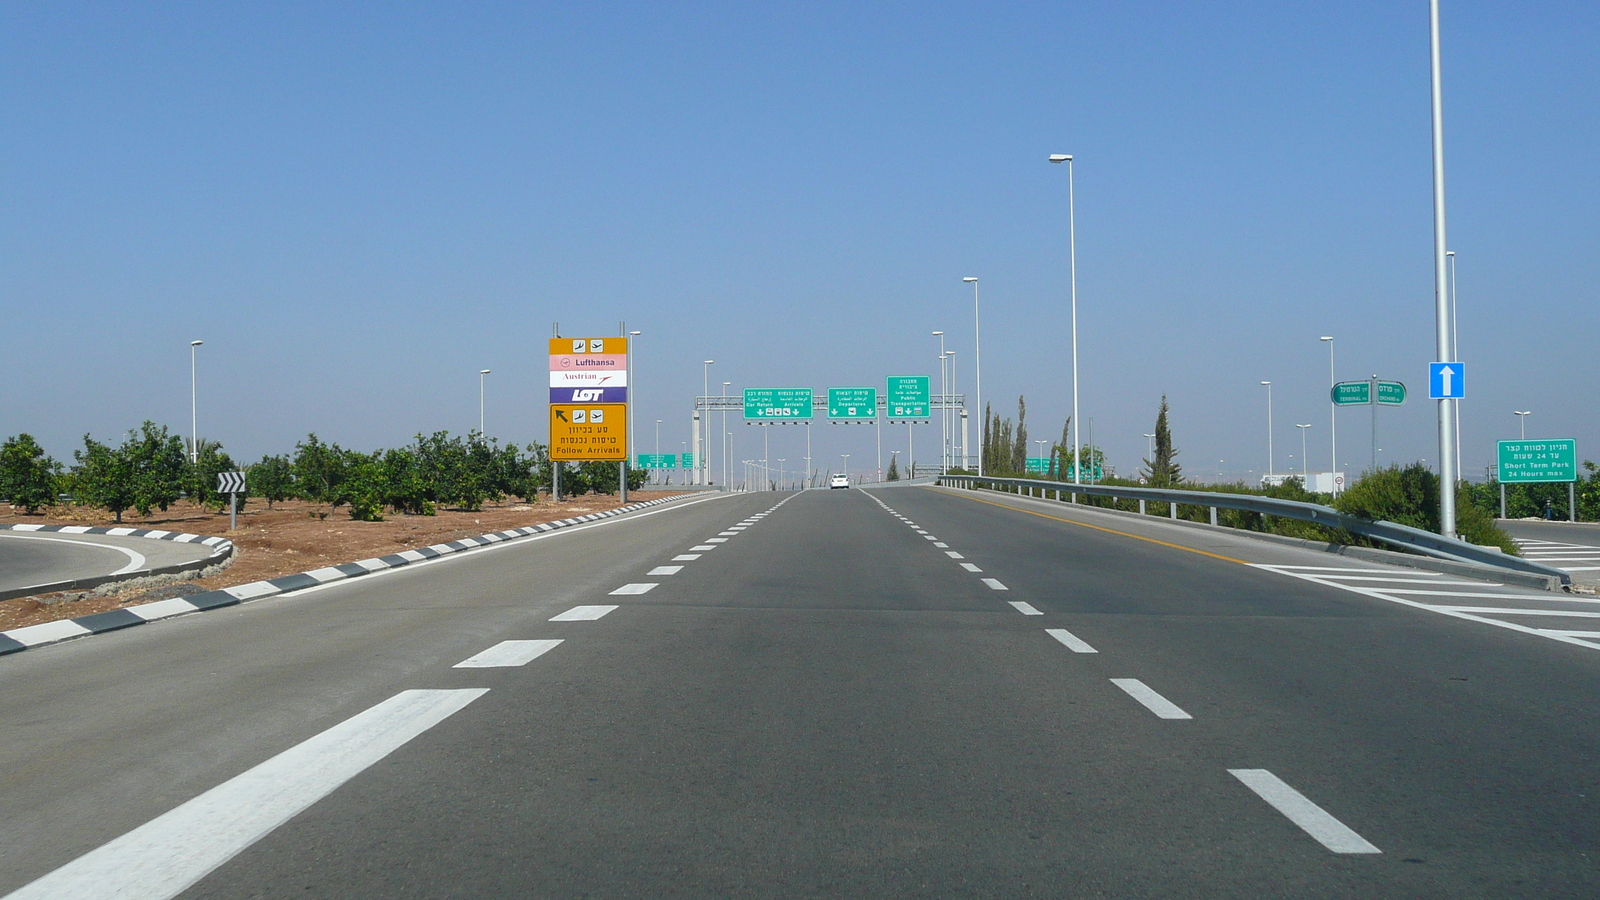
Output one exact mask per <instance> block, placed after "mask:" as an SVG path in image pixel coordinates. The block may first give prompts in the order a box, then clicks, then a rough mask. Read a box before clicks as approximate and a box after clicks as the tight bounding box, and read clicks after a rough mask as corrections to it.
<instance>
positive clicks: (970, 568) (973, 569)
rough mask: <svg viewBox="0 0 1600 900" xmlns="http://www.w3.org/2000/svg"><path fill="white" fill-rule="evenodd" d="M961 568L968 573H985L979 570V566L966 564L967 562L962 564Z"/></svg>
mask: <svg viewBox="0 0 1600 900" xmlns="http://www.w3.org/2000/svg"><path fill="white" fill-rule="evenodd" d="M961 568H963V569H966V570H967V571H968V572H982V571H983V570H982V569H980V568H978V567H977V566H975V565H973V564H972V563H966V562H964V563H962V564H961Z"/></svg>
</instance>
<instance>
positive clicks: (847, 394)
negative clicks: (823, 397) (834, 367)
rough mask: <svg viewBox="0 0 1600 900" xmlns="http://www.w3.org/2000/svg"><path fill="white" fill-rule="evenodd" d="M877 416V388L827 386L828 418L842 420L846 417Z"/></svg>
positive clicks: (871, 417)
mask: <svg viewBox="0 0 1600 900" xmlns="http://www.w3.org/2000/svg"><path fill="white" fill-rule="evenodd" d="M877 417H878V389H877V388H874V387H847V388H828V418H829V419H836V420H841V421H842V420H848V419H876V418H877Z"/></svg>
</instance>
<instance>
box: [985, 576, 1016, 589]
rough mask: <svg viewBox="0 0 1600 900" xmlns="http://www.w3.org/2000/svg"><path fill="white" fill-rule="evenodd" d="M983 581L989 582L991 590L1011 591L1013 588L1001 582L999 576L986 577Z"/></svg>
mask: <svg viewBox="0 0 1600 900" xmlns="http://www.w3.org/2000/svg"><path fill="white" fill-rule="evenodd" d="M983 583H984V584H987V585H988V586H989V590H991V591H1009V590H1011V589H1010V588H1008V587H1006V586H1005V585H1003V584H1001V583H1000V579H998V578H985V579H983Z"/></svg>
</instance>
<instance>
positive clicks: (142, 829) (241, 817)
mask: <svg viewBox="0 0 1600 900" xmlns="http://www.w3.org/2000/svg"><path fill="white" fill-rule="evenodd" d="M488 692H489V689H488V688H471V689H464V690H448V691H437V690H430V691H402V692H401V693H399V694H396V695H395V696H393V697H390V698H389V699H388V700H385V701H383V702H382V703H379V704H378V705H377V706H374V707H372V708H371V709H368V710H366V711H365V712H361V713H358V714H356V715H355V716H352V717H351V718H349V719H346V720H344V721H343V722H340V723H339V724H338V725H335V726H333V727H332V728H329V729H328V730H327V731H324V732H322V733H321V734H319V735H317V736H316V737H313V738H310V739H309V740H306V741H304V742H302V743H300V744H297V745H296V746H294V747H291V748H289V749H288V750H285V751H283V752H282V753H279V754H278V755H277V756H274V757H272V758H271V759H269V760H267V761H266V762H264V763H262V764H260V765H258V766H256V767H255V768H253V769H250V770H249V771H247V772H244V773H243V774H241V775H237V776H235V777H234V778H232V779H230V780H228V781H225V782H223V783H222V784H220V785H217V786H216V787H214V788H212V789H211V790H209V791H206V792H205V793H203V794H201V795H200V796H198V797H195V798H194V799H193V800H190V801H189V802H187V803H184V804H182V805H181V806H178V807H177V808H175V809H173V810H171V811H169V812H166V813H163V814H162V815H159V816H157V817H156V818H154V819H151V820H150V821H149V822H146V823H145V824H143V825H141V826H139V827H138V828H135V829H134V830H132V831H130V832H128V833H127V834H124V835H123V836H121V837H119V838H116V839H115V840H113V841H111V842H110V843H107V844H104V845H102V846H100V847H99V848H98V849H95V850H92V851H90V852H89V853H86V854H84V855H83V856H80V857H78V858H77V859H75V860H73V861H72V862H70V863H67V864H66V865H64V866H62V867H61V868H59V869H56V870H55V871H54V872H51V873H50V874H48V875H45V876H44V877H42V878H40V879H38V880H36V881H34V882H33V883H32V884H29V885H27V886H25V887H23V888H22V889H20V890H18V891H15V892H13V893H12V894H10V895H8V896H7V898H6V900H91V898H98V897H118V898H122V900H167V898H169V897H175V896H177V895H178V894H180V893H182V892H183V891H184V889H186V888H188V887H189V886H190V885H192V884H194V883H195V882H197V881H199V880H200V879H201V878H204V877H205V876H206V874H207V873H209V872H211V871H212V870H213V869H216V868H217V867H218V866H220V865H222V864H223V863H225V862H227V861H228V860H230V859H232V858H233V857H234V856H236V855H238V854H239V853H240V852H241V851H243V850H244V849H245V848H247V847H249V846H250V845H251V844H254V843H255V842H256V841H259V840H261V839H262V838H263V837H266V836H267V835H268V834H270V833H271V832H272V830H273V829H275V828H277V827H278V826H279V825H282V824H283V823H284V822H287V821H289V820H290V819H291V818H293V817H294V816H296V815H298V814H299V813H300V812H301V811H303V810H304V809H306V808H307V807H309V806H311V804H313V803H316V802H317V801H318V800H321V799H322V798H323V797H326V796H327V795H328V794H330V793H332V792H333V791H334V790H335V789H336V788H338V787H339V786H340V785H342V784H344V783H345V782H346V781H349V780H350V779H352V778H354V777H355V776H357V775H359V774H361V773H362V772H363V771H365V770H366V769H367V768H368V767H369V766H371V765H373V764H374V763H376V762H378V761H379V760H381V759H383V758H384V757H386V756H388V755H389V754H390V753H393V752H394V751H395V750H398V749H399V748H401V747H402V746H404V745H405V744H406V742H408V741H410V740H411V739H412V738H415V737H417V736H418V735H420V734H422V733H423V732H425V731H427V730H428V729H430V728H432V727H433V726H435V725H437V724H439V723H440V722H443V721H444V720H445V719H447V718H449V717H450V716H451V715H453V714H455V713H457V712H459V711H461V710H462V709H463V708H465V707H466V706H467V704H469V703H471V702H472V701H474V700H476V699H478V698H479V697H482V696H483V695H484V694H487V693H488Z"/></svg>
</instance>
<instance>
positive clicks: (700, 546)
mask: <svg viewBox="0 0 1600 900" xmlns="http://www.w3.org/2000/svg"><path fill="white" fill-rule="evenodd" d="M689 549H690V550H697V551H699V552H701V553H704V552H705V551H707V550H715V549H717V545H716V544H696V545H694V546H693V547H690V548H689Z"/></svg>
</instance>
